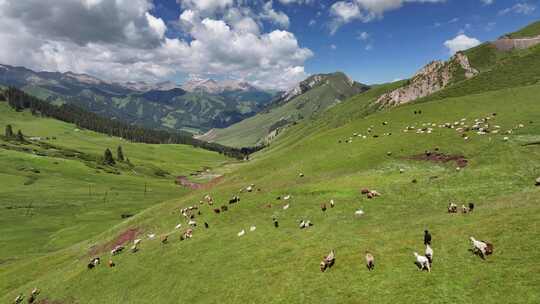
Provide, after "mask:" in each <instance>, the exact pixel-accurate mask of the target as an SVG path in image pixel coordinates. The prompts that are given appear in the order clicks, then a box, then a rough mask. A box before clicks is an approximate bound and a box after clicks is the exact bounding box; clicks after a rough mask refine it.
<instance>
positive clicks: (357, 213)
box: [354, 209, 364, 216]
mask: <svg viewBox="0 0 540 304" xmlns="http://www.w3.org/2000/svg"><path fill="white" fill-rule="evenodd" d="M354 215H355V216H362V215H364V211H363V210H361V209H358V210H356V211H355V212H354Z"/></svg>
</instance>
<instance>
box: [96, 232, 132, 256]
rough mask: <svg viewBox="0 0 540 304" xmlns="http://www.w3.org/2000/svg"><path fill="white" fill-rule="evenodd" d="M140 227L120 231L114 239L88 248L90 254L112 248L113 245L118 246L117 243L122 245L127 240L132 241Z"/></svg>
mask: <svg viewBox="0 0 540 304" xmlns="http://www.w3.org/2000/svg"><path fill="white" fill-rule="evenodd" d="M140 232H141V231H140V229H139V228H131V229H128V230H126V231H124V232H122V233H120V235H118V236H117V237H116V238H115V239H114V240H112V241H110V242H108V243H106V244H104V245H99V246H94V247H92V248H91V249H90V255H91V256H94V255H96V254H98V253H100V252H103V251H105V250H112V249H113V248H114V247H116V246H119V245H123V244H125V243H127V242H132V241H133V240H135V239H136V238H137V235H139V233H140Z"/></svg>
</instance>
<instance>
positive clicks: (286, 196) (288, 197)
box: [283, 194, 291, 201]
mask: <svg viewBox="0 0 540 304" xmlns="http://www.w3.org/2000/svg"><path fill="white" fill-rule="evenodd" d="M290 198H291V195H290V194H288V195H285V197H283V199H284V200H286V201H287V200H289V199H290Z"/></svg>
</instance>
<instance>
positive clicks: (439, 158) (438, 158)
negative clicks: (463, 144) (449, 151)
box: [410, 153, 469, 168]
mask: <svg viewBox="0 0 540 304" xmlns="http://www.w3.org/2000/svg"><path fill="white" fill-rule="evenodd" d="M410 159H413V160H423V161H430V162H434V163H447V162H451V161H453V162H455V163H456V165H457V166H458V167H460V168H465V167H467V165H468V164H469V161H468V160H467V159H466V158H465V156H462V155H446V154H443V153H430V154H426V153H422V154H418V155H414V156H411V157H410Z"/></svg>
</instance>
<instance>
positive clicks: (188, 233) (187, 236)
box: [184, 228, 193, 239]
mask: <svg viewBox="0 0 540 304" xmlns="http://www.w3.org/2000/svg"><path fill="white" fill-rule="evenodd" d="M192 237H193V229H191V228H189V229H188V230H186V232H184V238H185V239H190V238H192Z"/></svg>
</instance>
